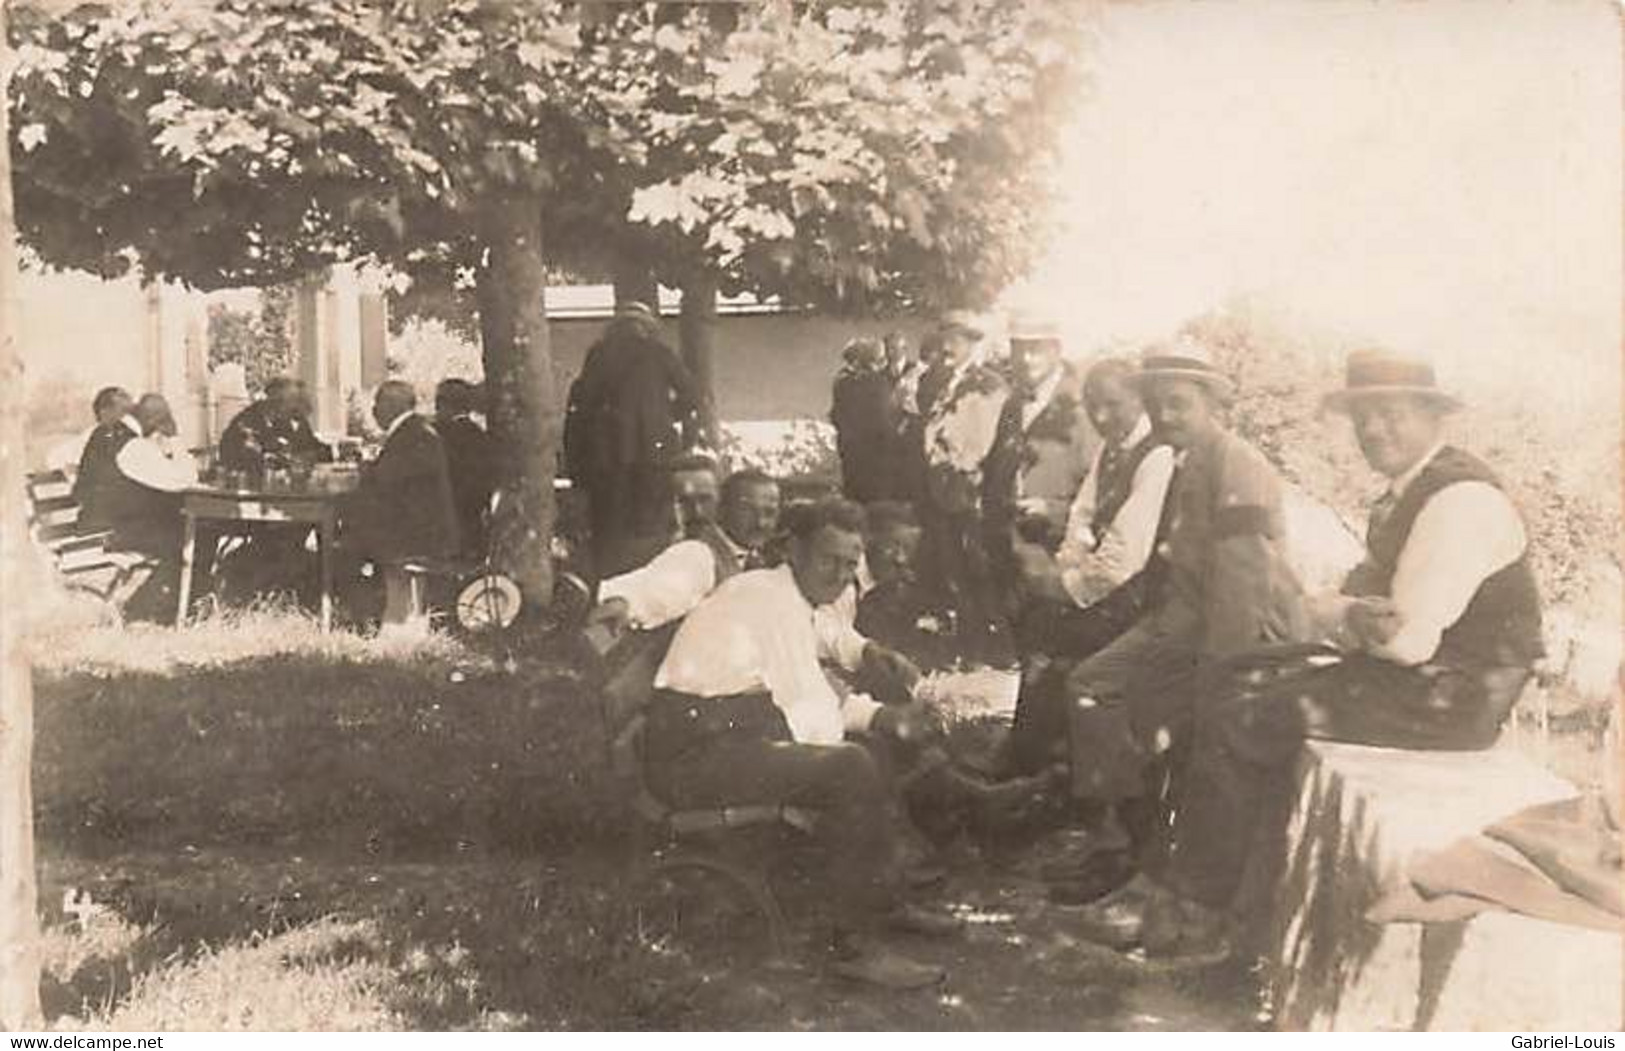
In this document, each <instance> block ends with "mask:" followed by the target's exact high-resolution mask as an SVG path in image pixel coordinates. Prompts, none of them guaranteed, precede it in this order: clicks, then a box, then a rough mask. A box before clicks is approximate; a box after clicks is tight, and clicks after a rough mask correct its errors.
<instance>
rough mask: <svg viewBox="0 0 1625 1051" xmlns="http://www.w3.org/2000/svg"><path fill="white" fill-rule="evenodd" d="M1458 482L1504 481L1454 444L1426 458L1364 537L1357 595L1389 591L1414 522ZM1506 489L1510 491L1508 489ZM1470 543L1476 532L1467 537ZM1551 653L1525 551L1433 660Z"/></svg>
mask: <svg viewBox="0 0 1625 1051" xmlns="http://www.w3.org/2000/svg"><path fill="white" fill-rule="evenodd" d="M1457 482H1483V483H1485V484H1486V485H1491V486H1494V487H1495V488H1497V489H1501V488H1502V486H1501V482H1500V479H1498V478H1497V477H1496V476H1495V472H1494V471H1491V470H1490V468H1489V466H1488V465H1486V464H1485V463H1484V462H1483V461H1482V460H1480V459H1478V458H1477V457H1476V456H1473V455H1472V454H1470V453H1466V452H1463V451H1462V450H1460V449H1456V448H1453V447H1451V446H1448V445H1447V446H1445V447H1444V448H1443V449H1441V450H1439V452H1438V453H1437V454H1436V455H1435V456H1434V457H1433V459H1432V460H1430V461H1428V465H1427V466H1426V467H1424V468H1423V469H1422V473H1421V474H1419V475H1417V476H1416V479H1415V481H1413V482H1411V484H1410V485H1409V486H1407V487H1406V488H1405V490H1404V493H1403V494H1402V495H1401V496H1400V498H1399V502H1398V503H1397V504H1395V505H1394V509H1393V511H1392V512H1390V513H1389V515H1388V516H1387V517H1386V518H1385V519H1383V520H1382V522H1381V523H1380V524H1379V525H1378V526H1377V528H1375V529H1373V530H1372V531H1371V535H1370V536H1369V537H1368V538H1367V539H1366V547H1367V549H1368V551H1369V555H1368V557H1367V560H1366V561H1365V562H1363V563H1361V564H1360V565H1359V566H1357V567H1355V569H1354V571H1353V572H1352V573H1350V574H1349V580H1348V583H1347V584H1346V585H1345V586H1344V588H1343V590H1344V591H1345V592H1346V593H1348V594H1351V595H1387V594H1388V593H1389V589H1390V588H1391V587H1392V586H1393V581H1394V571H1395V570H1396V569H1397V568H1398V566H1399V555H1400V552H1402V551H1403V550H1404V549H1405V542H1406V540H1408V539H1409V537H1410V533H1411V527H1412V526H1414V525H1415V524H1416V518H1417V516H1418V515H1420V514H1421V513H1422V508H1423V507H1424V506H1426V505H1427V502H1428V501H1429V500H1430V499H1432V498H1433V496H1434V494H1435V493H1438V492H1439V491H1440V490H1442V489H1444V488H1446V487H1448V486H1451V485H1454V484H1456V483H1457ZM1502 491H1503V492H1504V491H1505V490H1504V489H1503V490H1502ZM1462 541H1463V542H1464V543H1471V541H1472V538H1471V537H1462ZM1544 653H1545V644H1544V642H1543V638H1542V633H1541V610H1540V591H1539V589H1538V587H1537V586H1536V583H1535V574H1534V570H1533V569H1532V568H1531V567H1530V565H1529V554H1528V551H1527V550H1526V551H1525V552H1524V554H1523V555H1521V556H1520V557H1519V558H1518V560H1517V561H1516V562H1514V563H1512V564H1511V565H1510V566H1507V567H1506V568H1504V569H1501V570H1499V571H1498V572H1496V573H1494V574H1492V575H1491V576H1490V577H1489V579H1487V580H1485V581H1484V583H1482V584H1480V585H1479V588H1478V591H1477V592H1476V593H1475V594H1474V595H1473V598H1472V601H1471V602H1469V603H1468V604H1467V609H1466V611H1465V612H1463V613H1462V615H1461V618H1460V619H1459V620H1457V621H1456V622H1455V623H1454V624H1452V625H1451V626H1450V627H1449V628H1447V629H1445V632H1444V635H1443V637H1442V638H1441V639H1440V640H1439V649H1438V653H1437V654H1436V655H1435V657H1434V659H1433V661H1432V663H1435V664H1442V665H1445V666H1448V667H1455V668H1496V667H1528V666H1530V665H1532V664H1533V663H1534V662H1535V661H1536V660H1538V659H1539V658H1540V657H1541V656H1542V655H1543V654H1544Z"/></svg>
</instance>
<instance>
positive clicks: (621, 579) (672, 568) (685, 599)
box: [598, 540, 717, 630]
mask: <svg viewBox="0 0 1625 1051" xmlns="http://www.w3.org/2000/svg"><path fill="white" fill-rule="evenodd" d="M716 580H717V561H716V555H715V554H713V553H712V551H711V549H710V548H709V547H707V546H706V545H705V544H704V543H702V542H701V541H698V540H684V541H680V542H679V543H676V544H673V545H672V546H671V547H668V548H666V550H664V551H662V552H661V553H660V554H658V555H656V556H655V557H654V560H653V561H651V562H650V563H649V564H648V565H646V566H643V567H641V568H639V569H634V570H632V571H631V572H630V573H623V574H621V575H620V576H618V577H611V578H610V579H608V580H606V581H604V583H603V584H602V585H601V586H600V587H599V589H598V597H599V600H600V601H606V602H607V601H609V600H610V599H620V600H621V601H623V602H625V603H626V607H627V611H628V613H629V615H630V617H631V620H632V624H633V625H634V626H636V627H639V628H643V629H646V630H647V629H652V628H658V627H660V626H661V625H663V624H669V623H671V622H672V621H674V620H677V619H679V618H681V617H685V616H687V615H688V614H689V613H690V612H691V611H693V609H694V607H695V606H698V605H699V604H700V601H701V600H702V599H704V598H705V596H706V595H709V594H710V593H711V590H712V589H713V588H714V587H716Z"/></svg>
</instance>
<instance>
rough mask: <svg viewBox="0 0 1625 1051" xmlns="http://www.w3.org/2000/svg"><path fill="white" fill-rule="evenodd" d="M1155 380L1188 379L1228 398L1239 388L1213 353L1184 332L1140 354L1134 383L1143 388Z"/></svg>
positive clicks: (1153, 345)
mask: <svg viewBox="0 0 1625 1051" xmlns="http://www.w3.org/2000/svg"><path fill="white" fill-rule="evenodd" d="M1155 379H1178V380H1189V381H1191V382H1193V383H1199V384H1201V385H1202V386H1204V387H1207V388H1208V389H1209V390H1212V391H1213V392H1215V393H1217V394H1219V395H1222V396H1225V397H1228V396H1229V395H1231V394H1234V393H1235V389H1236V385H1235V383H1234V382H1233V381H1232V380H1231V379H1230V377H1229V376H1226V375H1225V374H1224V373H1222V372H1220V371H1219V367H1218V366H1217V365H1215V364H1214V362H1213V352H1212V351H1211V350H1209V349H1208V348H1207V347H1206V346H1205V345H1204V344H1202V343H1201V342H1199V341H1197V340H1196V339H1194V338H1193V337H1191V336H1189V335H1185V334H1183V333H1182V334H1180V335H1178V336H1175V337H1174V338H1173V339H1172V340H1169V341H1168V342H1166V343H1155V344H1152V345H1151V346H1149V347H1147V348H1146V349H1145V351H1144V352H1143V353H1142V354H1141V355H1140V371H1139V372H1137V373H1136V374H1135V376H1134V381H1135V383H1136V384H1137V385H1138V386H1140V387H1144V386H1145V384H1146V383H1147V382H1148V381H1150V380H1155Z"/></svg>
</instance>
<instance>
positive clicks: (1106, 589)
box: [1007, 358, 1174, 773]
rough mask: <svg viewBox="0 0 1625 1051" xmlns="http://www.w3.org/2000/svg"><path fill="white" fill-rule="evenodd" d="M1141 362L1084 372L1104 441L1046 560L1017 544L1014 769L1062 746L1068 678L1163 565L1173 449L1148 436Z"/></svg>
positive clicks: (1138, 608)
mask: <svg viewBox="0 0 1625 1051" xmlns="http://www.w3.org/2000/svg"><path fill="white" fill-rule="evenodd" d="M1137 371H1138V366H1137V365H1135V363H1134V362H1132V361H1129V360H1127V359H1125V358H1107V359H1104V360H1102V361H1099V362H1097V363H1096V364H1095V365H1094V366H1092V367H1091V368H1090V369H1089V372H1088V374H1087V375H1086V376H1085V378H1084V386H1083V400H1084V408H1085V411H1086V412H1087V413H1088V416H1089V419H1090V421H1091V422H1092V423H1093V424H1094V427H1095V429H1096V431H1098V432H1099V434H1100V436H1101V439H1102V443H1103V444H1102V445H1101V447H1100V450H1099V452H1098V453H1097V454H1096V456H1095V461H1094V464H1093V466H1092V467H1091V469H1090V471H1089V474H1088V477H1087V478H1085V479H1084V482H1083V485H1082V486H1081V487H1080V488H1079V489H1078V492H1077V496H1076V498H1075V499H1074V500H1073V501H1072V506H1071V508H1070V510H1069V512H1068V515H1067V525H1066V530H1065V535H1064V538H1063V539H1062V541H1061V544H1060V547H1059V549H1058V550H1057V551H1056V553H1055V555H1054V557H1053V558H1051V557H1050V556H1049V555H1048V553H1047V552H1045V551H1044V550H1043V549H1042V548H1041V547H1040V546H1038V545H1036V544H1031V543H1025V542H1020V541H1018V542H1017V546H1016V551H1017V558H1018V560H1019V562H1020V564H1021V565H1022V567H1023V570H1022V581H1021V584H1020V591H1021V593H1022V595H1023V596H1024V599H1023V602H1022V606H1021V612H1020V614H1019V616H1018V617H1017V621H1016V637H1017V643H1018V645H1019V647H1020V649H1021V654H1022V687H1021V693H1020V696H1019V697H1018V698H1017V701H1016V718H1015V725H1014V727H1013V728H1012V730H1011V735H1010V747H1009V751H1008V754H1007V760H1008V763H1009V769H1010V770H1011V771H1012V772H1014V773H1031V772H1033V771H1035V770H1038V769H1040V768H1041V767H1043V766H1045V765H1047V764H1048V763H1050V762H1053V761H1054V760H1055V759H1056V758H1057V757H1058V756H1057V753H1058V750H1064V747H1065V741H1066V727H1067V711H1066V705H1067V700H1068V698H1067V696H1066V691H1065V689H1064V687H1065V680H1066V675H1067V673H1068V672H1069V671H1070V670H1071V668H1072V666H1073V665H1074V664H1075V663H1076V662H1077V661H1080V660H1084V659H1086V658H1088V657H1091V656H1093V655H1094V654H1095V653H1096V652H1097V651H1099V650H1100V649H1101V648H1102V647H1104V646H1105V645H1106V644H1107V643H1109V642H1111V641H1112V640H1113V639H1114V638H1116V637H1117V636H1118V635H1120V634H1122V632H1124V631H1125V630H1127V629H1128V627H1129V626H1130V625H1131V624H1133V622H1134V621H1135V620H1137V619H1138V618H1139V617H1140V615H1141V614H1142V613H1144V612H1145V606H1146V603H1147V601H1148V599H1149V597H1150V594H1151V592H1152V591H1153V590H1154V587H1155V578H1156V577H1157V576H1158V575H1159V574H1160V573H1161V572H1162V571H1163V568H1164V567H1163V565H1162V564H1161V563H1160V562H1158V563H1157V564H1156V565H1148V563H1149V562H1151V560H1152V549H1153V548H1154V546H1155V544H1156V541H1157V540H1158V538H1159V533H1165V532H1166V526H1167V523H1166V521H1165V520H1164V517H1163V514H1162V510H1163V506H1164V500H1165V497H1166V496H1167V492H1168V483H1169V481H1170V480H1171V479H1172V478H1173V473H1174V450H1173V447H1172V446H1170V445H1168V444H1167V443H1166V442H1165V441H1163V440H1162V438H1160V437H1159V436H1158V435H1156V434H1155V433H1153V431H1152V427H1151V420H1150V418H1149V417H1147V416H1146V414H1145V408H1144V405H1143V403H1142V401H1141V398H1140V393H1139V390H1138V389H1137V388H1136V387H1135V384H1134V378H1135V374H1136V373H1137Z"/></svg>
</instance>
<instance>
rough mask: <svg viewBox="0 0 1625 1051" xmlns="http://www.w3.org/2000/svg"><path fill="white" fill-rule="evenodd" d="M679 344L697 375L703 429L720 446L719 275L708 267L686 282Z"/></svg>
mask: <svg viewBox="0 0 1625 1051" xmlns="http://www.w3.org/2000/svg"><path fill="white" fill-rule="evenodd" d="M677 338H678V345H679V347H680V348H681V351H682V355H683V364H685V365H687V366H688V371H689V374H690V375H691V376H692V377H693V378H694V386H695V388H696V389H695V391H694V395H695V399H696V401H697V402H698V404H699V411H700V430H701V432H702V434H703V435H704V440H705V444H706V445H708V446H710V447H711V448H712V449H718V448H720V444H719V443H720V441H721V437H722V429H721V426H720V424H719V422H718V420H717V389H716V382H715V376H716V370H715V367H714V361H713V359H714V358H715V350H716V342H717V279H716V276H715V275H714V274H712V273H710V272H709V271H703V272H701V273H698V274H695V275H692V276H690V277H689V278H688V279H686V280H685V281H684V282H683V306H682V313H681V314H680V315H679V317H678V326H677Z"/></svg>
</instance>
